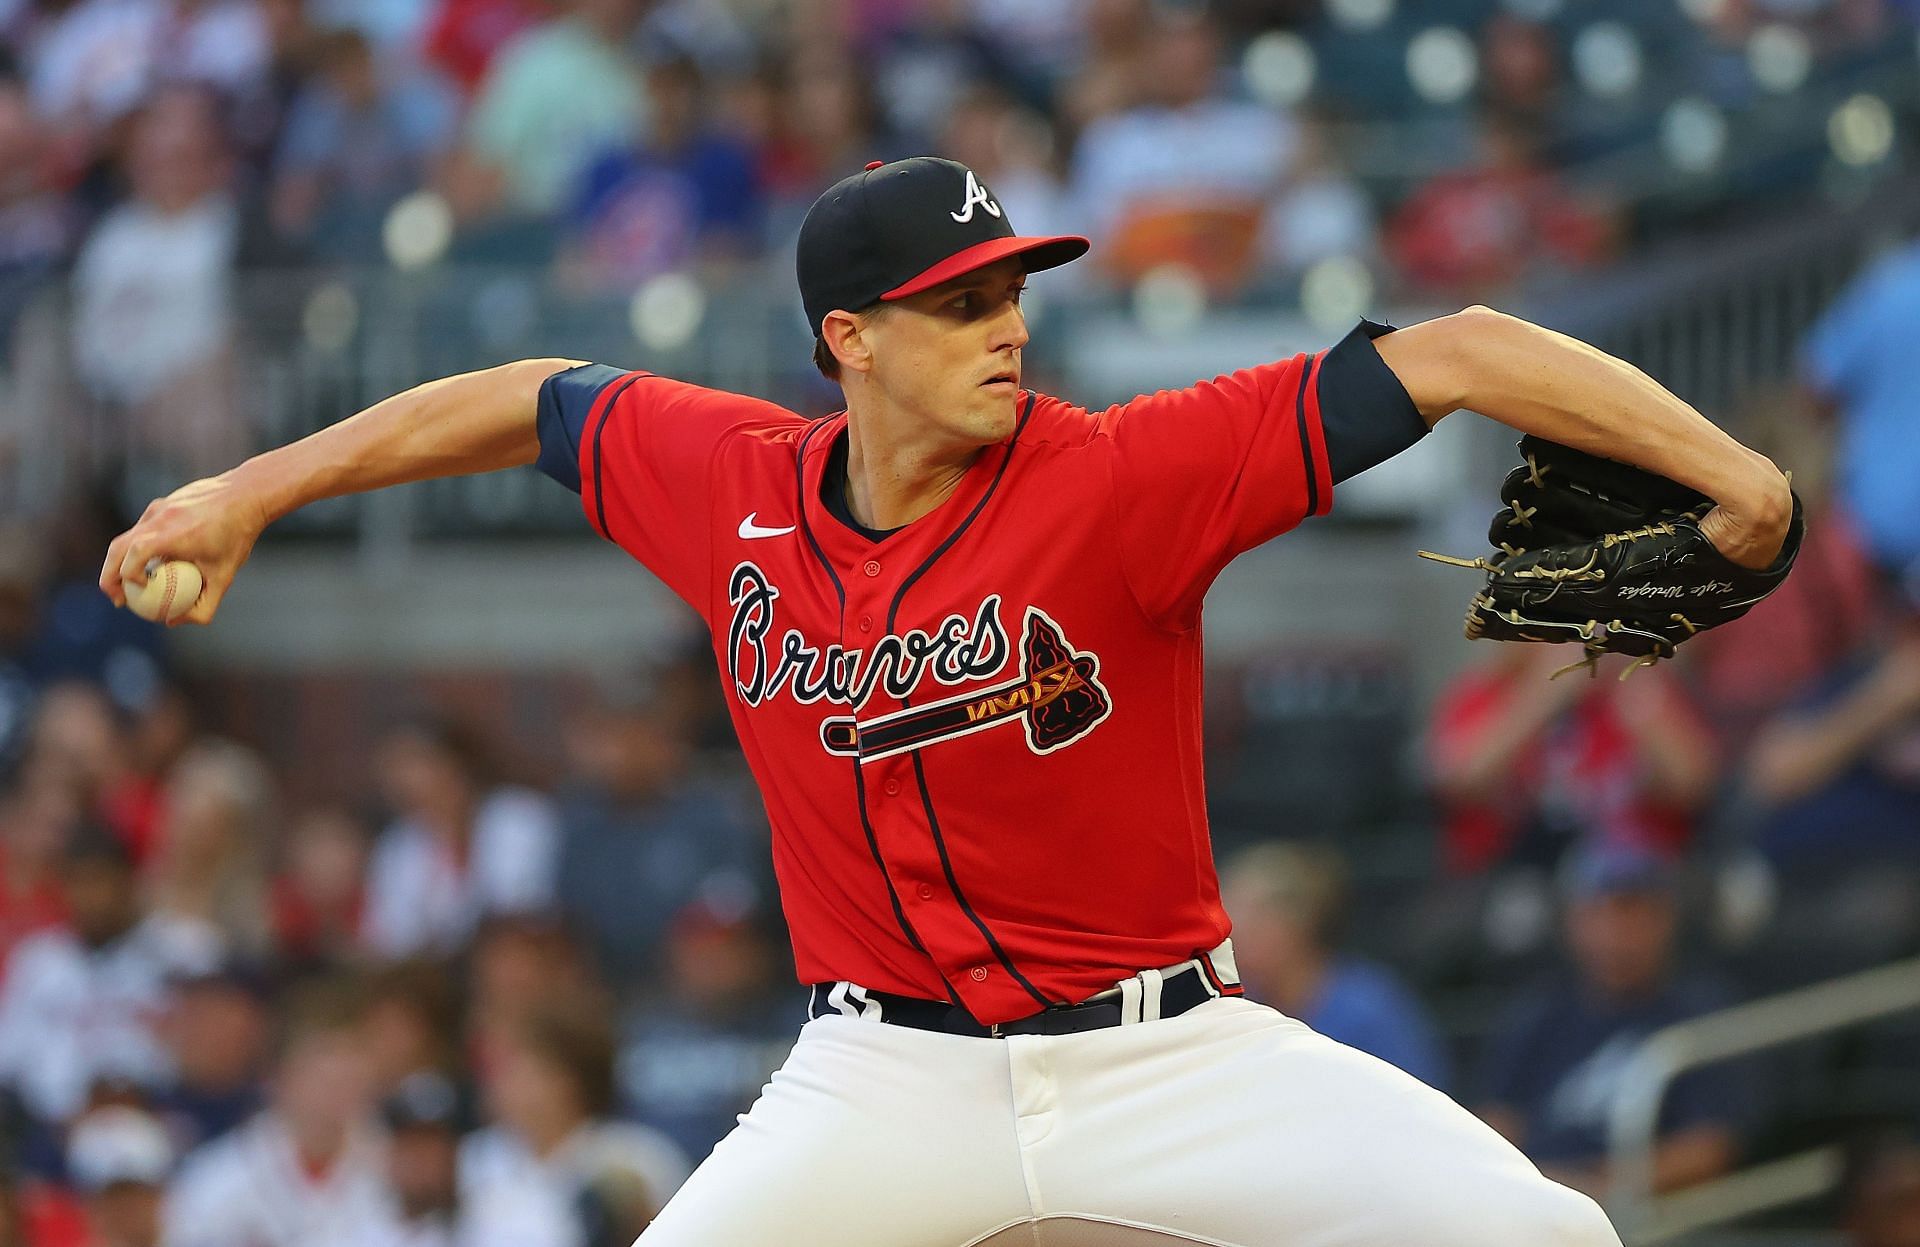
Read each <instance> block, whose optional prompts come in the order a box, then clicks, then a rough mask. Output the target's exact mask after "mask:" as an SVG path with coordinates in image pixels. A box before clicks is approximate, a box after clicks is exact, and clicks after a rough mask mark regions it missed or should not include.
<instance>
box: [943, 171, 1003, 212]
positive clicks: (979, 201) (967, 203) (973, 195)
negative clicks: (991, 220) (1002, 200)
mask: <svg viewBox="0 0 1920 1247" xmlns="http://www.w3.org/2000/svg"><path fill="white" fill-rule="evenodd" d="M976 206H978V207H981V208H984V209H986V212H987V215H988V216H992V217H997V216H999V215H1000V205H999V204H997V203H995V202H993V198H992V197H991V196H990V195H988V194H987V188H986V187H984V186H982V185H980V179H979V178H977V177H975V176H974V175H973V170H972V169H968V170H967V197H966V198H965V199H962V200H961V201H960V211H958V212H949V213H947V215H948V216H950V217H952V218H953V219H954V220H955V221H957V222H959V223H960V224H962V225H965V224H966V223H967V222H968V221H971V220H973V210H974V208H975V207H976Z"/></svg>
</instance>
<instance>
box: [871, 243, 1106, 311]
mask: <svg viewBox="0 0 1920 1247" xmlns="http://www.w3.org/2000/svg"><path fill="white" fill-rule="evenodd" d="M1090 246H1092V244H1091V243H1089V242H1088V241H1087V240H1086V239H1084V238H1081V237H1079V236H1078V235H1075V234H1060V235H1057V236H1055V237H1052V238H1021V237H1018V236H1016V237H1013V238H989V239H988V240H987V241H985V242H980V243H975V244H974V245H973V246H971V247H968V248H967V249H966V250H964V251H956V252H954V253H953V254H952V255H950V256H948V257H947V258H946V259H944V260H942V261H940V263H938V264H936V265H934V266H933V267H932V268H930V269H927V270H926V271H925V272H922V273H920V274H919V275H918V276H916V277H911V278H908V279H907V280H906V281H903V282H901V283H900V284H899V285H897V286H895V287H894V288H893V289H891V290H889V291H887V292H886V293H885V294H882V295H881V296H880V297H881V298H882V299H904V298H906V297H907V296H908V295H910V294H919V293H920V292H921V291H922V290H930V289H932V288H933V287H935V286H937V285H939V284H940V283H941V282H943V281H951V280H952V279H954V278H955V277H958V276H960V275H961V274H962V273H971V272H972V271H973V270H974V269H977V268H985V267H986V266H987V265H989V264H993V263H995V262H997V261H1000V260H1004V259H1006V258H1007V257H1008V256H1013V255H1021V256H1026V257H1028V259H1027V271H1028V272H1029V273H1037V272H1039V271H1040V270H1042V269H1048V268H1057V267H1058V266H1060V265H1062V264H1065V263H1067V262H1068V261H1069V260H1077V259H1079V258H1080V257H1081V256H1083V255H1085V254H1086V253H1087V248H1088V247H1090Z"/></svg>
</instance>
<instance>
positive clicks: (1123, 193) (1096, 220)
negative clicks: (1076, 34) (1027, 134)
mask: <svg viewBox="0 0 1920 1247" xmlns="http://www.w3.org/2000/svg"><path fill="white" fill-rule="evenodd" d="M1298 147H1299V136H1298V134H1297V132H1296V130H1295V127H1294V123H1293V121H1292V119H1291V118H1289V117H1287V116H1286V115H1285V114H1282V113H1277V112H1274V111H1273V110H1272V109H1269V108H1262V107H1260V106H1258V105H1254V104H1241V103H1236V102H1234V101H1231V100H1205V101H1202V102H1200V103H1197V104H1192V105H1189V106H1187V107H1185V108H1178V109H1174V108H1137V109H1133V110H1132V111H1129V112H1125V113H1120V114H1118V115H1116V116H1112V117H1104V118H1102V119H1100V120H1099V121H1096V122H1094V123H1093V124H1092V125H1091V126H1089V127H1087V132H1086V134H1085V135H1083V136H1082V137H1081V140H1080V147H1079V151H1078V154H1077V155H1076V158H1075V160H1074V170H1073V195H1074V200H1075V204H1076V206H1077V208H1078V214H1079V215H1078V220H1079V221H1080V222H1081V223H1082V224H1084V225H1085V226H1086V227H1088V232H1090V233H1092V234H1094V235H1095V237H1096V240H1097V239H1098V238H1100V237H1102V236H1108V235H1111V233H1112V231H1113V230H1114V229H1115V227H1117V226H1118V225H1119V224H1120V223H1121V222H1122V221H1124V220H1125V219H1126V218H1127V216H1128V214H1129V213H1130V212H1132V211H1135V210H1139V209H1142V208H1176V207H1186V206H1197V205H1202V204H1205V203H1207V202H1208V201H1210V200H1220V199H1232V200H1237V201H1244V202H1259V201H1263V200H1265V199H1266V198H1267V197H1268V196H1269V195H1271V194H1272V193H1273V192H1274V191H1276V190H1277V189H1279V186H1280V183H1281V180H1282V179H1283V178H1284V177H1285V175H1286V173H1287V171H1288V169H1289V168H1290V167H1291V166H1292V164H1293V161H1294V158H1295V154H1296V152H1297V150H1298ZM1021 228H1023V229H1025V228H1029V227H1027V226H1025V225H1022V227H1021Z"/></svg>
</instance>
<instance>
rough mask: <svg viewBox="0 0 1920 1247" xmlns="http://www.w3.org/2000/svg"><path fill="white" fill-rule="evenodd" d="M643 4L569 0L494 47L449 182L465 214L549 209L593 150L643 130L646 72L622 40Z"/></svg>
mask: <svg viewBox="0 0 1920 1247" xmlns="http://www.w3.org/2000/svg"><path fill="white" fill-rule="evenodd" d="M641 7H642V6H641V0H570V3H568V4H567V5H565V6H564V12H565V15H564V16H562V17H559V18H556V19H554V20H551V21H549V22H546V23H545V24H543V25H540V26H536V27H534V28H533V29H532V30H530V31H528V32H527V33H525V34H523V35H521V36H520V37H519V38H517V39H515V40H514V41H513V42H512V43H511V44H509V45H508V46H507V47H505V48H503V49H502V50H501V52H500V54H499V56H498V57H497V58H496V59H495V61H494V63H493V66H492V68H491V69H490V70H489V71H488V73H487V77H486V81H485V82H484V83H482V84H481V87H480V94H479V97H478V98H477V99H476V100H475V101H474V105H473V112H472V114H471V116H470V117H469V119H468V131H467V146H466V149H465V152H464V156H463V159H462V160H461V161H460V162H459V165H458V167H457V168H456V170H455V173H454V180H453V182H452V183H451V189H452V190H453V192H454V203H455V206H456V208H457V210H458V211H459V212H460V214H461V215H462V216H463V217H465V218H467V219H480V218H484V217H488V216H493V215H496V214H504V215H507V216H525V217H541V218H544V217H550V216H552V215H553V214H555V213H556V212H558V211H559V210H560V209H561V208H562V207H564V206H565V203H566V197H567V194H568V191H569V189H570V188H572V187H573V186H575V185H577V184H578V183H579V179H580V175H581V173H582V171H583V170H584V169H585V168H586V166H587V162H588V161H590V160H592V159H593V157H594V154H595V153H596V152H602V151H605V150H607V149H608V148H609V147H616V146H624V145H626V144H628V143H630V142H632V141H633V140H634V139H635V138H637V137H638V136H640V135H643V134H645V133H646V132H647V127H648V115H647V99H646V93H645V90H644V76H643V75H642V73H641V71H640V67H639V65H638V64H637V63H636V62H635V61H634V59H633V57H632V55H631V53H630V52H629V51H628V48H627V45H628V40H629V39H630V38H631V36H632V34H633V29H634V25H635V23H636V22H637V21H638V20H639V17H640V10H641Z"/></svg>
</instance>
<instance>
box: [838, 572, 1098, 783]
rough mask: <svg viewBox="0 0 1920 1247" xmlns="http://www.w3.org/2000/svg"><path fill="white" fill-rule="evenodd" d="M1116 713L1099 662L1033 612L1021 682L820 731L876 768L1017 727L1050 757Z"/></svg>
mask: <svg viewBox="0 0 1920 1247" xmlns="http://www.w3.org/2000/svg"><path fill="white" fill-rule="evenodd" d="M1111 713H1113V701H1112V699H1111V698H1109V697H1108V696H1107V690H1106V686H1104V685H1103V684H1101V683H1100V659H1099V657H1098V656H1097V655H1095V654H1091V653H1087V652H1084V651H1077V650H1075V649H1074V648H1073V646H1072V645H1070V644H1069V643H1068V641H1067V637H1066V633H1064V632H1063V631H1061V629H1060V625H1059V624H1056V623H1055V622H1053V620H1051V619H1049V618H1047V615H1046V612H1044V611H1042V610H1040V609H1038V608H1037V607H1031V606H1030V607H1028V608H1027V623H1026V630H1025V633H1024V634H1023V635H1022V637H1021V641H1020V674H1019V677H1018V678H1017V679H1013V680H1009V681H1008V682H1006V683H1004V684H998V685H995V686H993V687H992V688H986V689H979V690H976V691H973V692H969V693H963V694H961V695H960V696H958V697H949V698H947V699H946V700H945V701H938V702H933V703H931V704H930V705H925V706H913V707H909V708H908V709H906V710H899V711H895V712H894V713H892V714H887V715H882V716H880V717H879V718H877V719H869V720H867V721H866V722H865V723H861V722H857V721H856V720H854V719H851V718H836V719H828V720H827V721H826V722H824V723H822V724H821V725H820V739H821V741H822V743H824V744H825V745H826V747H827V751H828V752H829V753H837V754H841V755H843V756H848V757H857V758H859V759H860V760H861V761H862V762H872V761H875V760H877V759H879V758H888V757H892V756H893V755H894V754H896V753H905V752H907V751H908V750H912V749H919V748H921V747H923V746H926V745H931V744H935V743H937V742H939V741H943V740H952V739H953V738H955V737H957V736H966V735H970V734H971V733H974V732H983V731H985V730H987V729H988V728H991V727H1000V726H1002V725H1011V724H1014V723H1018V724H1019V725H1020V727H1021V729H1022V730H1023V731H1024V732H1025V733H1026V737H1027V748H1029V749H1031V750H1033V751H1034V752H1035V753H1041V754H1045V753H1052V752H1053V751H1054V750H1056V749H1060V748H1064V747H1065V746H1067V745H1071V744H1072V743H1073V742H1074V741H1076V740H1079V739H1080V738H1081V737H1082V736H1085V735H1086V734H1087V733H1088V732H1091V731H1092V730H1093V729H1094V728H1095V727H1098V726H1099V725H1100V723H1101V722H1102V721H1103V720H1105V719H1106V717H1107V716H1108V715H1109V714H1111Z"/></svg>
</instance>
